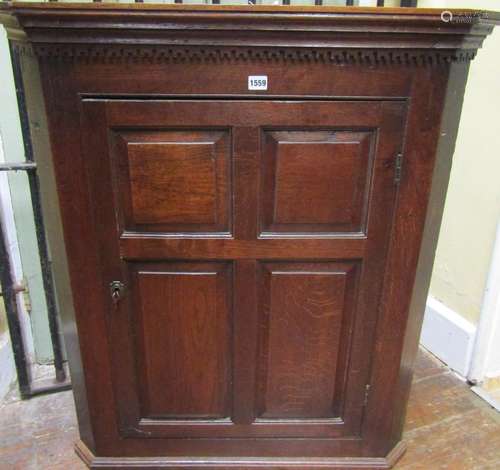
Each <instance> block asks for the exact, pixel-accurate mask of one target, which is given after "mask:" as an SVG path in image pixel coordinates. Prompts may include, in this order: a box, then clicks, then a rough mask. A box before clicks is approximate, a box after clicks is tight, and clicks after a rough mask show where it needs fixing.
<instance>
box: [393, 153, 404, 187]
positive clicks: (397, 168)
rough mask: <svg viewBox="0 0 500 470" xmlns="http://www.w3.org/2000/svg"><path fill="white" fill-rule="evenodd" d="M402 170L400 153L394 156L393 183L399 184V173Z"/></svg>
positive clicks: (401, 155)
mask: <svg viewBox="0 0 500 470" xmlns="http://www.w3.org/2000/svg"><path fill="white" fill-rule="evenodd" d="M402 168H403V154H402V153H401V152H400V153H398V154H397V155H396V160H395V162H394V183H396V184H399V183H400V182H401V171H402Z"/></svg>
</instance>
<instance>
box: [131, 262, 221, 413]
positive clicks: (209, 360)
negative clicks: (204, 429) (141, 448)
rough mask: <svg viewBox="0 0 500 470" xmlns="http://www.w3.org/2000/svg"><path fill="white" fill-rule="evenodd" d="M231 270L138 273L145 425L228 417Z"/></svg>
mask: <svg viewBox="0 0 500 470" xmlns="http://www.w3.org/2000/svg"><path fill="white" fill-rule="evenodd" d="M230 276H231V269H230V265H229V264H226V263H216V262H214V263H170V262H165V263H158V264H156V263H153V264H142V265H139V266H136V269H135V270H134V280H133V284H134V287H133V289H134V292H133V295H134V296H135V309H134V313H133V315H134V320H133V328H134V330H135V335H136V338H137V344H136V360H137V370H138V372H139V376H140V379H139V380H140V387H139V388H140V408H141V417H142V418H152V419H154V418H156V419H196V418H198V419H203V418H225V417H227V416H229V414H230V409H231V394H230V383H231V372H230V370H231V327H230V324H231V314H230V301H229V293H230V285H229V283H230Z"/></svg>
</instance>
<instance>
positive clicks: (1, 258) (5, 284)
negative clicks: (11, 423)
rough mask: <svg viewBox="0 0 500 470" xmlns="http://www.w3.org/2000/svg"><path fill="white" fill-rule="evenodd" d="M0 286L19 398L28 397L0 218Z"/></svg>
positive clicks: (17, 315)
mask: <svg viewBox="0 0 500 470" xmlns="http://www.w3.org/2000/svg"><path fill="white" fill-rule="evenodd" d="M0 232H1V233H0V284H1V286H2V294H3V295H2V296H3V302H4V305H5V313H6V314H7V324H8V325H9V333H10V338H11V343H12V352H13V354H14V364H15V365H16V371H17V380H18V383H19V392H20V393H21V398H27V397H29V396H30V382H31V378H30V374H29V370H28V364H27V363H26V349H25V346H24V338H23V332H22V328H21V321H20V318H19V311H18V309H17V299H16V295H17V294H16V290H15V282H14V279H13V277H12V266H11V264H10V257H9V252H8V250H7V246H8V243H7V234H6V231H5V229H4V225H3V220H2V219H1V217H0Z"/></svg>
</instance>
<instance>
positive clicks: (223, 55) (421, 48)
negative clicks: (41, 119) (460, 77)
mask: <svg viewBox="0 0 500 470" xmlns="http://www.w3.org/2000/svg"><path fill="white" fill-rule="evenodd" d="M8 11H9V12H10V13H11V14H12V15H14V16H15V17H16V18H17V19H18V21H19V24H20V25H21V27H22V29H23V30H24V31H26V34H27V36H28V39H29V41H30V42H31V43H32V45H33V46H34V47H33V50H34V52H35V54H36V55H38V56H39V57H42V58H44V59H63V60H68V59H70V60H91V61H128V60H147V61H189V62H192V61H211V62H213V61H217V62H219V61H220V62H238V61H297V62H324V63H334V64H351V63H352V64H357V63H359V64H363V65H365V64H368V65H392V64H403V65H426V64H440V63H449V62H456V61H468V60H471V59H472V58H473V57H474V55H475V52H476V51H477V49H478V48H479V47H481V44H482V42H483V40H484V38H485V37H486V36H487V35H488V34H489V33H490V32H491V30H492V29H493V27H494V24H496V23H498V21H499V20H500V14H498V13H493V12H483V13H481V12H477V11H476V12H475V11H473V10H463V11H460V12H458V11H456V10H452V11H454V12H455V14H456V15H459V14H461V15H466V16H463V18H462V19H463V20H464V21H458V20H457V21H450V22H445V21H443V20H442V19H441V10H426V9H422V10H419V9H404V8H400V9H386V8H379V9H370V8H347V7H346V8H322V7H315V8H314V7H313V8H303V7H295V8H293V7H286V8H284V7H226V8H224V7H215V8H214V7H204V6H195V7H193V6H191V7H187V6H172V5H154V6H153V5H149V6H144V5H143V4H139V5H138V4H135V5H134V4H132V5H130V4H127V5H123V4H122V5H119V4H114V5H106V4H96V3H93V4H85V5H82V4H79V5H76V4H57V3H51V4H48V3H45V4H29V3H14V4H12V5H10V7H8ZM457 18H458V16H457ZM12 31H14V30H12ZM249 46H250V47H251V48H250V47H249Z"/></svg>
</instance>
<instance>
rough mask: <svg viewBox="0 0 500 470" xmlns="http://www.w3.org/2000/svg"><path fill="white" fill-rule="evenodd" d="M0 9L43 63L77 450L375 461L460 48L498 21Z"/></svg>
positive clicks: (121, 457) (453, 102)
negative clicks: (118, 286) (70, 304)
mask: <svg viewBox="0 0 500 470" xmlns="http://www.w3.org/2000/svg"><path fill="white" fill-rule="evenodd" d="M2 10H3V11H8V12H11V13H13V14H15V15H16V17H17V18H18V21H19V23H20V25H21V27H22V28H24V30H25V31H26V33H27V37H28V40H29V41H31V43H32V48H31V49H30V48H28V47H27V46H26V45H23V43H22V41H24V40H25V36H24V33H23V32H22V31H21V29H20V26H19V25H18V24H16V21H15V20H13V19H12V18H11V19H9V20H8V22H7V23H8V25H7V26H8V34H9V36H10V38H11V39H16V40H17V41H18V42H17V43H16V44H17V45H16V47H19V48H20V50H21V52H22V53H25V54H33V57H36V58H38V60H39V63H40V72H41V78H42V82H43V90H44V95H45V103H46V109H47V117H48V125H49V130H50V139H51V150H52V160H53V166H54V170H55V173H56V181H57V187H58V195H59V200H60V208H61V215H62V221H63V228H64V235H65V244H66V251H67V254H68V265H69V271H70V277H71V286H72V290H73V301H74V307H75V314H74V317H73V316H72V314H71V312H70V313H69V314H68V315H67V316H66V317H65V319H64V322H65V325H66V327H65V329H66V330H67V331H68V332H70V334H69V336H68V338H67V341H69V342H70V343H71V344H70V347H69V351H70V360H71V362H72V373H73V374H74V375H75V377H76V380H75V388H76V390H75V398H76V400H77V404H78V406H79V410H80V412H79V419H80V430H81V438H82V440H83V444H80V445H79V447H78V448H79V453H80V455H81V456H82V457H83V458H84V460H85V461H86V462H87V463H88V464H89V465H92V468H104V467H106V468H108V467H111V468H113V467H114V468H131V467H133V466H134V465H135V467H138V466H139V467H140V466H148V468H190V469H198V468H206V467H210V466H212V467H214V466H216V467H217V468H246V467H253V466H255V467H259V468H285V469H286V468H301V469H306V468H315V467H318V468H319V467H321V468H345V469H349V468H359V467H369V468H389V467H390V466H391V465H392V464H393V463H394V461H395V460H396V459H397V458H398V457H399V456H400V455H401V453H402V452H403V448H404V446H403V445H402V444H401V443H400V439H401V423H402V421H403V419H404V408H405V404H406V400H407V396H408V388H409V383H410V378H411V367H412V361H413V357H414V355H415V351H416V344H417V340H418V334H419V329H420V325H421V319H422V311H423V300H424V299H425V292H426V290H427V286H428V282H429V277H430V272H431V265H432V257H433V250H434V248H435V240H436V235H437V228H436V227H437V226H438V223H439V219H440V216H441V210H442V205H443V202H444V197H445V186H446V178H447V175H448V174H449V166H450V161H451V154H452V150H453V142H454V139H455V134H456V127H457V122H458V117H459V112H460V109H459V106H458V105H457V103H459V102H460V99H461V97H462V95H463V87H464V83H465V80H466V75H467V61H468V60H470V59H471V58H472V57H473V55H474V53H475V51H476V50H477V48H478V47H480V45H481V43H482V41H483V39H484V37H485V36H486V35H487V34H488V33H489V32H490V31H491V30H492V28H493V25H494V24H495V23H496V22H498V15H497V14H494V13H488V15H487V16H486V15H483V16H481V15H476V16H474V20H473V21H472V22H470V23H464V22H453V23H447V24H443V22H442V21H441V19H440V11H439V10H414V9H404V10H399V9H396V10H393V9H384V11H383V13H376V12H375V11H374V10H370V9H352V8H346V9H342V10H339V9H334V8H320V9H319V10H318V9H317V8H315V9H314V10H312V9H310V8H307V7H303V8H294V7H287V8H274V7H215V8H214V7H203V6H193V7H190V6H180V7H179V6H173V7H172V6H152V5H140V6H135V5H132V6H130V5H126V6H124V5H118V6H116V5H111V6H110V5H106V4H101V5H96V4H91V5H89V6H81V5H71V6H69V5H59V4H58V5H37V4H30V5H25V4H14V6H9V7H3V8H2ZM315 11H316V12H318V11H321V14H317V13H314V12H315ZM457 13H458V12H457ZM3 16H5V14H4V13H2V17H3ZM30 57H31V55H30ZM462 63H463V64H462ZM261 74H267V75H268V78H269V88H268V90H267V91H263V92H260V91H250V90H248V89H247V79H248V76H249V75H261ZM31 88H32V90H31V92H32V93H34V94H36V89H35V88H36V87H31ZM398 162H399V163H401V164H402V166H401V168H400V170H398V169H397V168H396V164H397V163H398ZM426 221H427V222H426ZM111 281H121V282H122V283H124V285H125V291H124V295H123V297H122V298H121V299H120V300H118V301H113V300H112V298H111V295H110V289H109V285H110V282H111ZM76 331H77V332H78V342H79V353H78V343H77V342H76V340H75V338H74V334H75V332H76ZM80 359H81V362H80ZM167 456H168V457H167ZM127 459H128V460H127Z"/></svg>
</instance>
